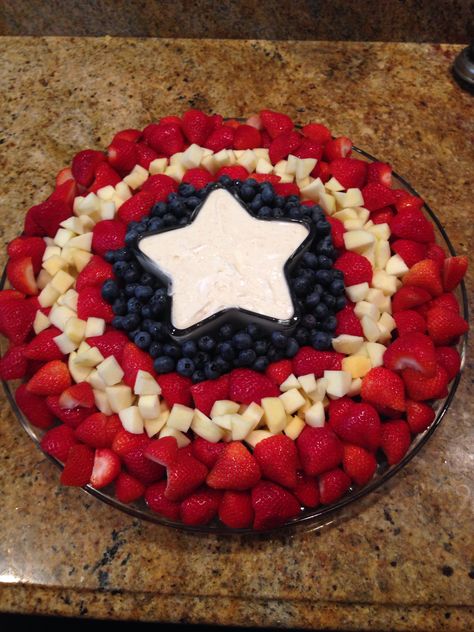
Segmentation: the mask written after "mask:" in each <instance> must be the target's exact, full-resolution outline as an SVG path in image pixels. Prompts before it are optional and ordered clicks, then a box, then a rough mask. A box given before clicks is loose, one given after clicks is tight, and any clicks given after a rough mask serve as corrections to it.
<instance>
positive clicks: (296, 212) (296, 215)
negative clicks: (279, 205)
mask: <svg viewBox="0 0 474 632" xmlns="http://www.w3.org/2000/svg"><path fill="white" fill-rule="evenodd" d="M288 217H290V218H291V219H302V217H303V211H302V210H301V209H300V208H299V206H293V207H292V208H290V210H289V212H288Z"/></svg>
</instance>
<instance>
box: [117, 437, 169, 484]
mask: <svg viewBox="0 0 474 632" xmlns="http://www.w3.org/2000/svg"><path fill="white" fill-rule="evenodd" d="M136 436H139V435H136ZM114 442H115V440H114ZM147 445H148V442H147V443H145V442H143V443H142V444H141V445H139V446H137V447H136V448H132V449H130V450H127V452H126V453H125V454H123V455H121V456H122V459H123V462H124V465H125V467H126V469H127V472H129V473H130V474H131V475H132V476H135V478H138V480H139V481H141V482H142V483H143V484H144V485H150V484H151V483H155V482H156V481H159V480H161V479H162V478H163V477H164V475H165V468H164V467H163V466H162V465H160V464H159V463H154V462H153V461H150V459H147V458H146V456H145V450H146V448H147ZM112 449H113V450H114V452H115V453H117V450H116V449H114V443H112Z"/></svg>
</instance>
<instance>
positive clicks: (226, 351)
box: [217, 342, 235, 361]
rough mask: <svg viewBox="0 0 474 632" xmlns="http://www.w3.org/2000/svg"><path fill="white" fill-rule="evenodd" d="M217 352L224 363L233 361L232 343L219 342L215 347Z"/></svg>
mask: <svg viewBox="0 0 474 632" xmlns="http://www.w3.org/2000/svg"><path fill="white" fill-rule="evenodd" d="M217 350H218V352H219V353H220V354H221V356H222V357H223V358H224V360H226V361H230V360H233V359H234V356H235V352H234V347H233V346H232V343H230V342H221V343H220V344H219V345H218V347H217Z"/></svg>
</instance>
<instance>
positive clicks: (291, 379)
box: [280, 373, 300, 393]
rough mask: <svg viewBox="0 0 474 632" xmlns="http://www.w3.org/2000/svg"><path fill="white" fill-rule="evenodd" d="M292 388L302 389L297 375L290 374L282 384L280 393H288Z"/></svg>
mask: <svg viewBox="0 0 474 632" xmlns="http://www.w3.org/2000/svg"><path fill="white" fill-rule="evenodd" d="M292 388H300V383H299V381H298V378H297V377H296V375H294V374H293V373H290V375H289V376H288V377H287V378H286V380H285V381H284V382H282V383H281V384H280V391H281V392H282V393H286V391H290V390H291V389H292Z"/></svg>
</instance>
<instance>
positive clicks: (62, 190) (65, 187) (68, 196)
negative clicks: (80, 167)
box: [48, 180, 77, 210]
mask: <svg viewBox="0 0 474 632" xmlns="http://www.w3.org/2000/svg"><path fill="white" fill-rule="evenodd" d="M76 195H77V186H76V181H75V180H67V181H66V182H63V184H60V185H59V186H56V188H55V189H54V191H53V192H52V193H51V195H50V196H49V198H48V199H49V200H60V201H61V202H64V203H65V204H67V205H68V206H69V208H70V209H71V210H72V206H73V204H74V198H75V197H76Z"/></svg>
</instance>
